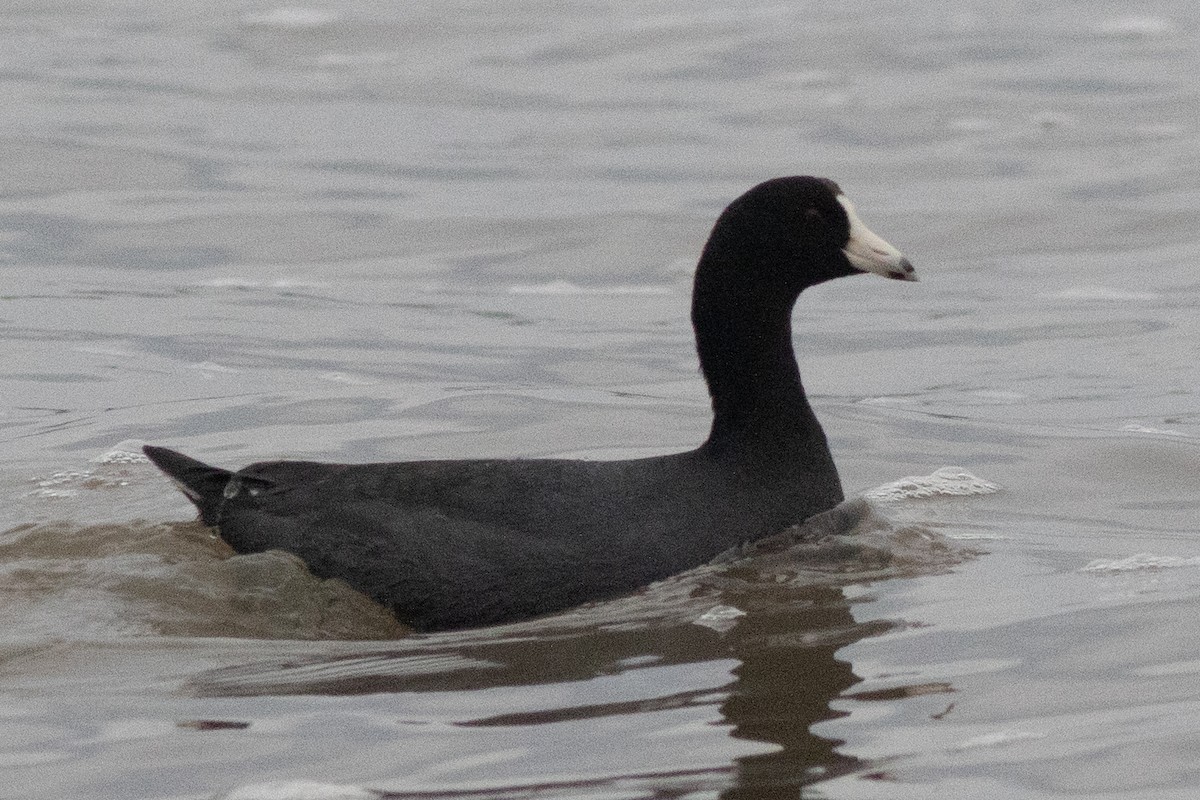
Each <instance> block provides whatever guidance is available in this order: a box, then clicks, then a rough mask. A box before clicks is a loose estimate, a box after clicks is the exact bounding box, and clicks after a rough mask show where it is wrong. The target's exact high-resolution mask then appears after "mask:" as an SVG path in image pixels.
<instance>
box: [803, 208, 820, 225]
mask: <svg viewBox="0 0 1200 800" xmlns="http://www.w3.org/2000/svg"><path fill="white" fill-rule="evenodd" d="M804 220H805V221H806V222H816V223H820V224H824V222H825V215H824V214H822V213H821V211H820V209H816V208H808V209H805V211H804Z"/></svg>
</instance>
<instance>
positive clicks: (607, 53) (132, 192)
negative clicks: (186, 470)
mask: <svg viewBox="0 0 1200 800" xmlns="http://www.w3.org/2000/svg"><path fill="white" fill-rule="evenodd" d="M1198 33H1200V10H1198V9H1197V7H1196V6H1195V4H1194V3H1185V2H1182V1H1181V0H1175V1H1174V2H1161V3H1150V4H1143V5H1141V6H1138V7H1136V9H1135V8H1134V7H1132V6H1130V5H1129V4H1122V3H1114V2H1099V3H1096V2H1089V3H1081V2H1063V3H1056V4H1045V3H1027V2H999V3H994V4H990V5H988V6H983V5H978V4H976V5H967V6H964V5H963V4H958V3H928V2H920V3H918V2H913V1H912V0H895V2H886V3H866V2H855V0H846V1H845V2H842V3H840V4H836V5H835V4H829V5H821V4H808V3H794V4H767V3H750V4H743V5H742V6H736V7H734V6H730V5H729V4H728V3H715V2H692V3H683V2H678V0H661V1H660V2H646V3H639V4H636V5H635V4H627V3H611V4H609V3H602V2H594V3H535V2H524V3H522V2H505V1H504V0H492V1H491V2H461V3H441V4H433V3H430V4H422V3H413V2H410V3H383V2H381V3H368V2H351V3H342V4H330V5H327V6H311V7H283V6H271V5H270V4H265V3H236V2H222V1H221V0H214V1H212V2H205V3H188V2H181V3H174V4H151V3H147V2H144V0H127V2H120V3H87V2H78V1H76V2H72V3H12V4H8V5H7V6H6V7H5V9H4V10H3V11H0V364H2V365H3V368H2V369H0V437H2V438H3V443H4V458H3V460H2V461H0V496H2V497H3V498H4V501H3V504H2V507H0V531H2V532H0V596H2V600H0V796H2V797H14V798H16V797H20V798H55V799H57V798H85V797H86V798H114V799H115V798H122V799H123V800H128V799H129V798H156V799H157V798H215V797H219V796H224V797H231V798H234V797H236V798H243V800H245V798H266V797H271V798H300V797H308V798H320V799H321V800H331V799H332V798H336V797H374V796H378V795H377V794H376V793H380V792H382V793H388V796H394V797H407V796H420V797H454V796H465V797H496V798H559V797H572V798H584V797H587V798H643V797H645V798H649V797H680V798H682V797H687V798H702V797H716V796H722V797H726V798H773V797H780V798H783V797H796V796H798V795H799V794H801V793H802V794H803V795H804V796H811V797H826V798H909V797H911V798H928V797H954V798H993V797H1005V798H1018V799H1020V798H1039V799H1040V798H1058V797H1067V796H1085V797H1089V798H1123V799H1124V798H1138V799H1139V800H1141V799H1142V798H1185V797H1187V798H1190V797H1193V796H1194V793H1195V786H1196V785H1197V784H1198V783H1200V767H1198V766H1197V764H1200V722H1198V721H1197V720H1200V648H1198V645H1197V644H1196V643H1197V641H1200V636H1198V634H1200V448H1198V445H1197V439H1198V438H1200V402H1198V401H1197V386H1200V366H1197V364H1198V362H1200V358H1198V356H1200V344H1198V343H1200V323H1198V322H1197V315H1196V313H1195V308H1196V306H1197V304H1198V301H1200V279H1198V278H1197V277H1196V266H1195V265H1196V262H1197V258H1198V257H1200V158H1198V156H1197V154H1198V153H1200V130H1198V128H1200V80H1197V77H1198V75H1200V52H1198V51H1200V46H1198V45H1197V35H1198ZM796 173H810V174H818V175H828V176H830V177H833V178H835V179H836V180H838V181H839V183H841V185H842V186H843V187H844V188H845V189H846V191H847V193H848V194H849V196H850V197H851V198H852V199H853V200H854V202H855V204H856V205H857V207H858V209H859V211H860V212H861V214H862V216H863V218H864V219H865V220H866V221H867V222H868V224H870V225H871V227H872V228H873V229H874V230H876V231H877V232H879V233H880V234H882V235H883V236H885V237H886V238H888V239H889V240H890V241H892V242H893V243H894V244H896V245H897V246H898V247H900V248H901V249H902V250H904V251H905V253H906V254H907V255H908V256H909V257H910V258H911V259H912V260H913V262H914V264H916V266H917V269H918V272H919V273H920V275H921V283H918V284H899V283H896V282H885V281H879V280H875V279H873V278H870V277H862V278H857V279H854V280H843V281H837V282H834V283H832V284H827V285H824V286H821V287H818V288H816V289H813V290H811V291H809V292H807V293H805V295H804V297H802V298H801V302H800V304H799V307H798V310H797V316H796V347H797V352H798V354H799V357H800V360H801V366H802V370H803V373H804V377H805V384H806V386H807V387H809V390H810V394H811V396H812V398H813V403H814V406H815V408H816V410H817V413H818V415H819V416H820V418H821V420H822V422H823V424H824V425H825V428H826V431H827V433H828V434H829V437H830V440H831V443H832V446H833V450H834V453H835V457H836V458H837V461H838V463H839V467H840V469H841V471H842V477H843V481H844V483H845V485H846V487H847V489H848V491H849V492H851V493H856V494H857V493H866V497H867V501H866V503H865V504H864V503H863V502H861V501H859V502H855V503H851V504H850V505H848V506H847V507H846V508H845V509H843V510H842V511H841V512H840V515H839V516H838V517H837V518H836V519H834V520H832V521H831V522H829V521H827V522H829V524H830V527H829V528H828V532H829V533H830V535H829V536H828V537H827V538H826V539H824V540H822V541H823V544H822V545H821V546H818V547H813V548H807V549H806V548H800V549H797V548H792V547H783V548H782V550H780V549H774V550H772V549H770V548H765V552H760V553H755V554H750V557H749V558H746V559H743V560H740V561H733V562H732V563H728V564H722V565H715V566H712V567H708V568H704V569H701V570H696V571H694V572H693V573H689V574H687V575H684V576H680V577H678V578H676V579H672V580H670V581H665V582H663V583H662V584H659V585H657V586H655V587H652V588H650V589H649V590H647V591H646V592H644V593H641V594H639V595H637V596H634V597H631V598H626V599H622V600H618V601H615V602H611V603H605V604H598V605H595V606H591V607H587V608H584V609H580V610H576V611H572V612H569V613H566V614H562V615H558V616H556V617H553V618H550V619H545V620H536V621H532V622H529V623H524V624H521V625H514V626H508V627H503V628H495V629H490V630H481V631H470V632H463V633H457V634H448V635H437V636H420V637H418V636H405V632H404V631H403V630H402V629H401V628H400V627H399V626H398V625H397V624H396V623H395V621H394V620H393V619H392V618H391V617H389V616H388V615H387V614H386V613H384V612H383V611H382V610H381V609H379V608H377V607H375V606H373V605H372V604H371V603H370V602H368V601H366V600H365V599H364V598H361V597H359V596H357V595H355V594H353V593H352V592H349V591H348V590H346V589H345V587H342V586H340V585H339V584H337V583H336V582H320V581H317V580H315V579H313V578H312V577H311V576H310V575H308V574H307V573H306V572H305V571H304V570H303V568H302V567H301V566H300V565H298V564H296V563H295V562H294V561H293V560H292V559H290V558H288V557H286V556H283V555H281V554H264V555H260V556H253V557H230V553H229V551H228V549H227V548H226V547H225V546H224V545H223V544H222V543H221V542H220V541H219V540H216V539H214V538H213V537H212V536H211V535H210V534H209V533H208V532H207V531H206V530H205V529H203V528H201V527H199V526H197V525H196V524H195V523H192V522H190V521H189V520H190V519H191V517H192V514H191V509H190V508H189V506H188V504H187V502H186V500H185V499H184V498H183V497H182V496H181V495H179V494H178V493H175V492H173V491H172V490H171V488H170V486H169V485H168V484H167V482H166V481H165V480H164V479H162V478H161V476H159V475H158V474H157V473H156V472H155V471H154V470H153V469H152V468H151V467H150V466H149V465H148V464H146V463H144V462H143V461H139V460H138V459H137V458H136V457H134V456H132V455H131V453H133V452H134V451H135V450H136V444H137V443H138V442H140V441H152V442H156V443H160V444H166V445H171V446H177V447H179V448H181V449H184V450H186V451H187V452H189V453H191V454H193V455H196V456H199V457H202V458H205V459H207V460H210V461H212V462H215V463H219V464H222V465H225V466H236V465H240V464H243V463H247V462H250V461H253V460H257V459H263V458H276V457H296V458H320V459H324V460H352V461H362V460H374V459H411V458H426V457H466V456H498V455H507V456H514V455H515V456H544V455H555V456H560V455H565V456H572V457H582V458H613V457H627V456H634V455H643V454H650V453H661V452H669V451H672V450H679V449H685V448H688V447H691V446H694V445H695V444H696V443H697V442H698V441H699V440H700V439H701V438H702V437H703V436H704V434H705V433H706V431H707V399H706V397H705V395H704V390H703V386H702V385H701V384H700V381H699V378H698V376H697V373H696V363H695V356H694V353H693V350H692V344H691V338H690V330H689V327H688V323H687V307H688V290H689V277H690V272H691V269H692V267H693V265H694V263H695V258H696V256H697V254H698V251H699V248H700V246H701V244H702V242H703V239H704V237H705V235H706V233H707V231H708V228H709V226H710V225H711V224H712V221H713V219H714V217H715V215H716V214H717V213H718V212H719V211H720V209H721V208H722V207H723V206H724V205H725V204H726V203H727V202H728V201H729V200H730V199H732V198H733V197H734V196H736V195H737V194H739V193H740V192H742V191H744V190H745V189H746V188H748V187H749V186H751V185H753V184H754V183H756V182H758V181H760V180H762V179H765V178H768V177H772V176H775V175H782V174H796ZM946 467H957V468H958V469H950V470H944V469H943V468H946ZM939 470H940V471H939ZM910 476H917V479H915V480H906V478H909V477H910ZM921 476H931V477H925V478H923V479H922V477H921ZM956 476H958V477H956ZM972 476H973V477H972ZM956 492H957V493H956Z"/></svg>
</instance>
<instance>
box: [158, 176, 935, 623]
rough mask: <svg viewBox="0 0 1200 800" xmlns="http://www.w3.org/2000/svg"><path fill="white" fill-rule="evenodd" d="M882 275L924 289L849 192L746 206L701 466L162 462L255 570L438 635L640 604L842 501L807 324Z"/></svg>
mask: <svg viewBox="0 0 1200 800" xmlns="http://www.w3.org/2000/svg"><path fill="white" fill-rule="evenodd" d="M860 272H874V273H877V274H879V275H883V276H885V277H888V278H896V279H898V280H905V281H915V280H916V275H915V273H914V272H913V268H912V265H910V264H909V262H908V260H907V259H906V258H904V256H903V255H901V254H900V252H899V251H898V250H896V248H894V247H892V246H891V245H890V244H888V243H887V242H885V241H884V240H883V239H881V238H879V237H878V236H876V235H875V234H874V233H872V232H871V231H870V230H869V229H868V228H867V227H866V226H865V225H863V223H862V221H861V220H859V218H858V215H857V214H856V213H855V211H854V207H853V206H852V205H851V204H850V202H849V201H848V200H847V199H846V197H845V196H844V195H843V194H842V191H841V189H840V188H839V187H838V186H837V184H835V183H834V182H833V181H830V180H827V179H822V178H811V177H791V178H776V179H774V180H769V181H767V182H765V183H762V184H759V185H758V186H755V187H754V188H753V189H751V190H750V191H748V192H746V193H745V194H744V195H742V196H741V197H739V198H738V199H737V200H735V201H734V202H733V203H732V204H730V206H729V207H728V208H726V209H725V211H724V212H723V213H722V214H721V216H720V217H719V218H718V219H717V223H716V225H715V226H714V228H713V231H712V234H711V235H710V237H709V239H708V243H707V244H706V245H705V247H704V252H703V254H702V255H701V257H700V264H699V266H698V268H697V270H696V278H695V283H694V286H693V297H692V325H693V327H694V328H695V332H696V348H697V350H698V351H699V355H700V368H701V371H702V372H703V374H704V379H705V380H706V381H707V382H708V390H709V393H710V394H711V395H712V405H713V423H712V430H711V432H710V433H709V436H708V439H707V440H706V441H705V442H704V443H703V444H702V445H700V446H699V447H698V448H696V449H695V450H691V451H688V452H684V453H674V454H671V455H665V456H656V457H653V458H639V459H632V460H627V461H571V460H563V459H553V460H551V459H545V460H542V459H538V460H535V459H525V460H522V459H485V460H468V461H409V462H399V463H388V464H321V463H316V462H309V461H270V462H264V463H259V464H252V465H250V466H248V467H246V468H244V469H241V470H239V471H237V472H230V471H228V470H224V469H219V468H217V467H211V466H209V465H207V464H204V463H202V462H199V461H196V460H194V459H192V458H188V457H187V456H184V455H181V454H180V453H176V452H174V451H172V450H167V449H165V448H161V447H146V448H145V451H146V455H147V456H149V458H150V460H151V461H153V462H154V463H155V464H157V465H158V466H159V467H160V468H161V469H162V470H163V471H164V472H166V473H167V475H169V476H170V477H171V478H173V479H174V480H175V481H176V482H177V483H178V484H179V486H180V487H181V488H182V489H183V491H184V493H185V494H186V495H187V496H188V497H189V498H190V499H191V500H192V502H193V503H195V504H196V506H197V507H198V508H199V509H200V519H201V521H202V522H203V523H204V524H206V525H210V526H215V527H216V528H217V529H218V531H219V532H220V535H221V537H222V538H224V539H225V540H226V541H227V542H229V544H230V545H231V546H232V547H233V548H234V549H235V550H237V551H238V552H242V553H253V552H258V551H261V550H268V549H276V548H278V549H282V550H287V551H290V552H292V553H295V554H296V555H298V556H299V557H300V558H301V559H303V560H304V562H305V563H307V564H308V566H309V568H310V569H311V570H312V572H313V573H314V574H316V575H317V576H319V577H323V578H340V579H342V580H343V581H345V582H346V583H348V584H349V585H350V586H352V587H354V588H355V589H358V590H359V591H361V592H363V593H365V594H367V595H369V596H371V597H373V598H374V599H375V600H377V601H378V602H380V603H382V604H384V605H386V606H388V607H390V608H391V609H392V610H393V612H394V613H395V614H396V616H397V617H398V618H399V619H400V620H401V621H403V622H405V623H408V624H409V625H412V626H413V627H414V628H416V629H418V630H441V629H448V628H459V627H466V626H475V625H486V624H491V623H498V622H505V621H511V620H517V619H522V618H525V617H532V616H535V615H538V614H544V613H547V612H551V611H557V610H560V609H564V608H567V607H569V606H573V605H576V604H579V603H582V602H585V601H588V600H596V599H600V598H605V597H611V596H614V595H618V594H622V593H625V592H629V591H631V590H633V589H636V588H638V587H641V586H644V585H646V584H648V583H650V582H652V581H655V580H657V579H659V578H663V577H666V576H668V575H671V574H672V573H676V572H680V571H682V570H685V569H688V568H690V567H695V566H698V565H700V564H703V563H705V562H707V561H708V560H710V559H712V558H713V557H714V556H716V555H718V554H719V553H721V552H723V551H725V550H727V549H729V548H730V547H733V546H735V545H738V544H741V543H744V542H747V541H752V540H755V539H759V538H761V537H763V536H768V535H770V534H773V533H777V532H779V531H781V530H783V529H784V528H786V527H787V526H789V525H792V524H794V523H798V522H801V521H803V520H804V519H806V518H807V517H809V516H811V515H813V514H815V513H817V512H820V511H824V510H826V509H828V508H831V507H832V506H834V505H836V504H837V503H838V502H840V501H841V500H842V487H841V482H840V480H839V479H838V474H837V468H836V467H835V466H834V463H833V458H832V456H831V455H830V453H829V445H828V444H827V443H826V440H825V434H824V432H823V431H822V430H821V426H820V424H819V423H818V422H817V419H816V417H815V416H814V415H813V411H812V409H811V408H810V407H809V405H808V401H807V399H806V398H805V396H804V388H803V386H801V384H800V373H799V371H798V369H797V367H796V359H795V356H794V354H793V352H792V326H791V312H792V306H793V305H794V304H795V302H796V298H797V297H798V296H799V294H800V292H801V291H803V290H804V289H805V288H807V287H809V286H813V285H815V284H818V283H821V282H823V281H827V280H830V279H831V278H840V277H843V276H846V275H854V274H856V273H860Z"/></svg>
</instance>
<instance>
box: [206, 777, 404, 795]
mask: <svg viewBox="0 0 1200 800" xmlns="http://www.w3.org/2000/svg"><path fill="white" fill-rule="evenodd" d="M379 797H380V794H379V792H374V791H371V790H370V789H364V788H362V787H361V786H349V785H345V784H341V785H338V784H332V783H318V782H317V781H267V782H266V783H251V784H246V785H244V786H236V787H234V788H233V789H230V790H229V791H228V792H225V793H224V794H220V795H217V797H216V798H214V800H378V798H379Z"/></svg>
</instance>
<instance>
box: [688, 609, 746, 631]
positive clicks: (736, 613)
mask: <svg viewBox="0 0 1200 800" xmlns="http://www.w3.org/2000/svg"><path fill="white" fill-rule="evenodd" d="M744 616H746V612H745V611H742V610H741V609H740V608H736V607H734V606H713V607H712V608H710V609H709V610H708V611H705V612H704V613H703V614H701V615H700V616H699V617H697V618H696V619H695V620H693V623H694V624H696V625H699V626H700V627H702V628H708V629H710V630H714V631H717V632H718V633H724V632H725V631H727V630H729V629H731V628H732V627H733V626H734V625H736V624H737V621H738V620H739V619H740V618H742V617H744Z"/></svg>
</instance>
